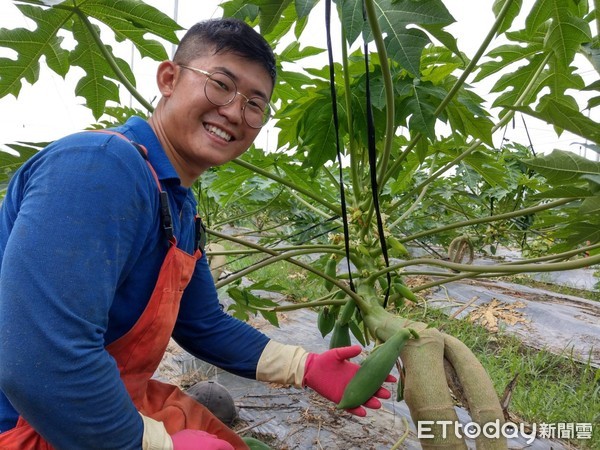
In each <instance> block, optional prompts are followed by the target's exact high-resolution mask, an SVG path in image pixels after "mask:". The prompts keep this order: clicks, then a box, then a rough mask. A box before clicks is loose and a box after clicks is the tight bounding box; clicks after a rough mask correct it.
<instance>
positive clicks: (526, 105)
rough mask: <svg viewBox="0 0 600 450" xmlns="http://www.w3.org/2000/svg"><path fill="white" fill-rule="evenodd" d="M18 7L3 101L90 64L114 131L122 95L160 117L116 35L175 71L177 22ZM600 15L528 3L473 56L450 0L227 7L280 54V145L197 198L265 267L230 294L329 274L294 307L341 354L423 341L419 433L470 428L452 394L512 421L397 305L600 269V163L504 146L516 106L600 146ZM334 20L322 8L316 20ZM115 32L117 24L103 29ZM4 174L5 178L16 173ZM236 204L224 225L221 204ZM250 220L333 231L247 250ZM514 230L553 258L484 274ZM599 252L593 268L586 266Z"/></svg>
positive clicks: (238, 166) (500, 1) (505, 16)
mask: <svg viewBox="0 0 600 450" xmlns="http://www.w3.org/2000/svg"><path fill="white" fill-rule="evenodd" d="M14 3H15V4H16V5H17V6H18V7H19V9H20V11H21V12H22V13H23V14H24V15H25V16H27V17H28V18H30V19H32V20H33V21H34V22H35V23H36V25H37V27H36V29H35V30H32V31H30V30H26V29H20V28H17V29H0V45H1V46H3V47H6V48H9V49H11V50H13V51H15V52H16V53H17V58H16V60H12V59H10V60H8V58H3V60H2V61H0V63H1V64H2V67H5V69H2V71H1V72H0V97H2V96H6V95H9V94H12V95H14V96H18V95H19V92H20V89H21V86H22V83H23V81H27V82H29V83H35V82H36V80H37V79H38V76H39V70H40V60H41V58H42V57H44V59H45V61H46V65H47V67H48V68H49V69H51V70H53V71H55V72H56V73H58V74H59V75H62V76H64V75H65V74H66V73H67V72H68V71H69V70H70V69H71V68H72V67H73V66H78V67H81V68H82V69H83V70H84V75H83V76H82V77H81V80H80V82H79V83H78V84H77V86H76V88H75V92H76V94H77V95H79V96H81V97H83V98H84V100H85V102H86V105H87V106H88V107H89V108H90V109H91V110H92V112H93V114H94V116H95V117H96V118H97V119H98V120H101V118H102V119H103V120H104V124H108V123H118V122H120V121H121V120H122V119H123V118H124V117H125V116H127V115H128V113H132V112H133V111H125V110H123V109H118V108H117V109H115V104H117V105H118V103H119V87H123V88H125V89H127V90H128V91H129V92H131V93H132V94H133V96H134V98H136V99H137V100H138V102H139V110H138V111H136V113H137V114H142V115H144V114H150V113H151V111H152V103H151V102H150V101H148V100H147V99H146V98H144V97H143V96H142V95H141V94H139V92H137V90H136V89H135V85H136V82H135V75H134V73H133V71H132V70H131V67H130V66H129V65H128V64H127V63H126V62H125V61H124V60H123V59H121V58H119V57H117V56H116V54H115V51H114V49H113V48H112V47H111V46H110V45H107V44H106V43H105V42H107V39H104V38H102V37H101V33H107V34H110V33H112V34H113V37H115V38H116V41H117V42H122V41H125V40H127V41H130V42H132V43H133V45H134V46H135V48H136V49H137V50H138V51H139V53H140V55H141V56H143V57H148V58H152V59H155V60H157V61H159V60H162V59H165V58H166V56H167V54H166V51H165V49H164V47H163V45H162V44H161V43H160V42H159V41H156V40H154V39H151V38H149V37H148V36H149V35H152V36H155V37H156V38H160V39H162V40H164V41H167V42H176V41H177V38H176V34H175V32H176V31H178V30H180V28H181V27H180V26H179V25H177V23H175V22H174V21H173V20H172V19H170V18H169V17H167V16H166V15H165V14H163V13H161V12H160V11H159V10H157V9H155V8H153V7H150V6H149V5H146V4H144V3H143V2H141V1H134V0H123V1H120V2H111V1H108V0H85V1H74V0H65V1H62V2H44V1H41V0H15V1H14ZM51 3H52V4H51ZM597 6H598V5H597V2H596V3H594V4H590V3H589V2H588V1H587V0H578V1H577V0H536V1H534V2H533V3H532V4H531V5H530V6H529V7H527V8H525V7H524V6H523V2H522V0H496V1H494V2H493V6H492V8H493V12H494V15H495V18H496V19H495V22H494V23H493V25H492V27H491V29H490V30H489V31H488V33H487V35H486V36H484V37H483V38H482V41H481V45H480V47H479V49H478V51H477V52H476V53H475V55H474V56H473V57H472V58H468V57H467V56H466V55H465V54H464V53H463V52H461V50H460V49H459V48H458V45H457V41H456V39H455V37H453V36H452V35H451V34H450V33H449V32H448V31H446V29H445V28H446V27H448V26H449V25H450V24H451V23H452V22H453V21H454V18H453V17H452V15H451V14H450V12H449V11H448V9H447V8H446V6H445V5H444V2H443V1H442V0H419V1H415V0H364V1H363V0H361V1H359V0H337V1H335V2H333V3H332V2H331V1H329V0H324V1H322V2H319V1H317V0H296V1H294V2H292V1H291V0H281V1H272V0H271V1H266V0H251V1H244V2H242V1H240V0H231V1H224V2H222V3H221V8H222V10H223V14H224V15H226V16H234V17H237V18H240V19H242V20H245V21H247V22H248V23H250V24H252V25H254V26H257V27H258V28H259V29H260V31H261V33H262V34H263V35H264V36H265V38H266V39H267V40H268V41H269V42H270V43H271V44H272V45H273V47H274V48H276V49H277V50H278V51H277V56H278V78H277V84H276V88H275V92H274V96H273V109H274V111H275V115H274V119H273V124H272V125H273V126H274V127H275V128H277V129H278V134H277V148H278V150H277V151H275V152H271V153H265V152H263V151H261V150H260V149H257V148H253V149H251V150H250V151H248V152H247V153H246V154H245V155H244V156H243V157H241V158H240V159H238V160H235V161H234V162H233V163H231V164H228V165H227V166H225V167H222V168H215V169H214V170H211V171H209V172H207V173H206V174H205V176H204V177H203V179H202V180H201V181H200V182H199V184H198V185H197V186H196V189H197V192H198V196H199V204H200V205H201V207H202V208H203V209H204V212H205V213H207V214H208V215H209V217H211V218H212V219H213V220H212V223H210V233H211V234H212V236H213V237H214V238H218V239H223V240H230V241H233V242H235V243H236V244H239V245H242V246H244V247H246V248H247V249H249V250H245V251H244V252H248V251H251V252H257V253H260V254H263V255H264V259H262V260H261V261H260V262H259V263H256V264H254V265H253V266H250V267H248V268H247V269H245V270H242V271H240V272H238V273H236V274H235V275H234V276H230V277H228V278H226V279H224V280H221V281H218V282H217V286H218V287H223V286H225V285H228V284H231V283H234V282H236V281H237V280H238V279H239V278H241V277H243V276H245V275H248V274H250V273H252V272H253V271H255V270H257V269H259V268H261V267H264V266H265V265H268V264H272V263H275V262H278V261H282V260H285V261H287V262H289V263H290V264H294V265H296V266H299V267H301V268H302V269H304V270H306V271H308V272H310V273H313V274H315V275H317V276H319V277H321V278H322V279H323V283H324V285H325V287H326V290H327V294H326V295H324V296H323V297H322V298H319V299H313V300H312V301H310V302H307V303H303V304H300V305H294V306H292V307H291V308H297V307H313V308H318V309H319V311H320V312H319V323H318V324H317V325H318V327H319V328H320V331H321V333H322V334H323V335H329V334H330V342H331V344H330V345H332V346H336V345H346V344H347V343H348V342H349V341H350V333H352V334H354V336H355V337H356V338H357V339H358V340H359V341H360V342H362V343H364V344H365V345H366V344H368V343H370V342H371V341H375V342H378V343H381V342H386V341H388V340H389V339H390V338H392V337H394V336H397V335H398V333H403V335H404V336H408V334H406V330H407V329H409V330H411V331H412V334H411V336H413V337H412V338H410V339H408V341H407V342H406V345H404V347H403V348H402V350H401V351H400V354H399V357H400V360H401V362H402V372H403V374H404V375H403V377H402V380H403V383H402V386H401V387H400V389H401V390H402V393H403V397H404V400H405V401H406V403H407V405H408V407H409V409H410V412H411V416H412V418H413V420H414V421H415V422H417V421H421V420H428V421H434V422H437V423H439V422H440V421H448V420H449V421H456V420H458V419H457V417H456V413H455V410H454V400H453V397H452V394H451V393H453V394H454V396H455V398H458V399H459V400H460V401H461V402H462V403H463V405H464V406H466V407H467V409H468V410H469V412H470V414H471V417H472V419H473V421H474V422H477V423H479V424H484V423H488V422H493V421H496V420H498V421H499V422H500V423H503V421H504V415H503V411H502V408H501V406H500V402H499V400H498V395H497V393H496V391H495V389H494V387H493V385H492V382H491V381H490V378H489V376H488V375H487V373H486V371H485V370H484V368H483V367H482V365H481V364H480V363H479V361H478V360H477V358H476V357H475V356H474V355H473V353H472V352H471V351H470V350H469V349H468V348H467V347H466V346H465V345H464V344H463V343H461V342H460V341H459V340H457V339H456V338H454V337H452V336H449V335H448V334H445V333H444V332H441V331H439V330H436V329H435V328H432V327H429V326H428V325H427V323H425V322H414V321H412V320H409V319H407V318H404V317H402V316H400V315H399V314H398V311H397V310H396V309H395V308H394V305H396V304H399V303H401V302H402V301H403V299H409V300H413V301H416V302H419V301H421V299H420V298H419V294H418V292H419V291H421V290H423V289H426V288H429V287H432V286H435V285H439V284H444V283H448V282H451V281H455V280H459V279H464V278H476V277H480V276H486V277H494V276H501V275H506V274H515V273H527V272H551V271H557V270H569V269H575V268H581V267H586V266H590V265H594V264H598V262H600V251H599V249H600V231H599V230H600V214H598V212H600V163H598V162H595V161H591V160H587V159H585V158H582V157H579V156H577V155H575V154H573V153H569V152H565V151H562V150H555V151H554V152H553V153H551V154H549V155H542V156H536V155H534V154H533V153H532V151H531V149H530V148H527V147H524V146H522V145H502V146H501V147H499V148H498V147H497V146H496V145H495V144H494V141H493V139H492V137H493V135H494V133H495V132H496V131H498V130H501V129H502V128H503V127H505V126H506V125H507V124H508V123H510V121H511V120H512V118H513V117H514V114H515V113H517V112H518V113H521V114H526V115H529V116H532V117H535V118H537V119H541V120H542V121H544V122H546V123H547V124H549V126H553V127H554V128H555V129H556V131H557V133H559V134H560V133H563V132H565V131H568V132H572V133H575V134H577V135H579V136H581V137H582V138H583V139H585V140H587V142H588V143H590V145H591V146H593V144H595V145H598V144H600V132H599V130H600V127H599V126H598V123H596V122H594V121H593V120H592V119H590V118H589V117H588V116H587V114H586V109H592V108H594V107H597V105H598V102H599V99H600V96H598V95H597V91H598V88H599V87H600V83H599V82H598V81H596V82H593V83H588V84H586V83H585V82H584V80H583V79H582V78H581V76H579V75H578V74H577V72H576V69H577V63H576V62H575V61H576V56H577V55H579V56H581V55H583V56H584V57H585V58H587V60H588V61H589V62H590V65H591V67H593V70H595V71H598V70H599V68H600V59H599V56H598V54H599V45H600V43H599V41H598V29H599V28H600V13H599V12H598V8H597ZM318 8H322V11H321V12H320V13H317V14H311V12H318V11H319V10H318ZM323 11H324V12H325V14H323ZM323 16H325V17H323ZM331 17H337V19H338V20H339V21H340V23H341V34H340V35H339V36H331V32H330V31H329V27H328V26H327V25H328V23H329V22H328V21H329V20H330V19H331ZM313 20H322V21H323V22H322V27H324V28H325V29H326V35H327V38H328V39H327V40H328V41H331V40H332V39H335V40H336V41H337V42H340V43H341V55H332V54H331V53H332V46H331V45H329V46H327V48H315V47H303V46H302V45H300V43H299V42H301V38H302V34H303V32H304V31H305V30H306V29H307V25H308V23H309V21H313ZM518 23H524V26H523V28H519V26H518V25H517V24H518ZM99 24H104V25H106V26H107V28H104V29H103V30H104V31H102V32H101V31H100V28H99ZM465 26H468V24H465ZM59 32H60V33H59ZM64 32H67V33H69V34H70V35H72V37H73V38H74V40H75V42H76V46H75V47H74V48H73V49H68V48H67V47H66V46H64V45H62V42H61V40H62V38H61V35H62V34H61V33H64ZM290 36H291V37H292V42H291V43H289V44H288V42H290ZM500 37H501V38H502V40H499V38H500ZM496 42H501V43H500V44H496ZM317 54H323V55H328V56H329V55H330V58H329V63H327V64H324V65H323V66H322V67H317V68H314V67H310V68H309V67H306V68H304V70H301V71H291V70H289V69H288V67H290V66H292V65H295V66H298V65H300V66H301V65H302V62H303V60H304V59H305V58H307V57H310V56H314V55H317ZM334 56H335V57H334ZM8 63H10V64H8ZM288 63H289V64H288ZM467 80H472V81H471V82H469V83H468V82H467ZM488 80H495V83H494V84H493V87H492V93H493V94H494V101H493V104H492V105H491V107H488V106H487V105H486V102H485V101H484V99H483V98H482V97H481V93H478V92H477V91H476V86H477V85H478V84H480V83H483V82H485V81H488ZM576 91H586V92H588V94H589V97H590V100H589V102H588V104H587V105H584V106H579V104H578V103H577V101H576V99H575V98H574V97H573V96H572V94H571V93H572V92H576ZM491 110H493V111H494V114H492V112H491ZM11 145H12V146H13V148H14V149H17V150H19V151H21V152H22V156H21V157H20V158H21V159H20V160H23V159H24V158H26V157H27V155H29V154H31V152H33V151H35V149H36V148H37V147H38V146H36V145H32V144H23V143H18V144H11ZM20 160H19V161H20ZM1 163H2V165H3V167H5V168H7V169H8V168H9V166H10V169H12V168H13V167H14V166H15V157H13V156H11V155H5V156H3V157H2V160H1ZM4 176H5V180H4V181H6V178H7V177H8V176H10V170H6V169H5V174H4ZM223 204H226V205H228V208H227V211H228V212H229V213H228V214H227V215H224V214H223V213H222V211H223V208H219V207H218V206H216V205H223ZM232 211H234V212H235V213H236V214H232V213H231V212H232ZM274 211H275V213H274ZM275 215H276V217H277V220H273V219H272V218H273V217H274V216H275ZM250 217H251V218H252V219H253V220H254V222H255V224H256V225H259V228H260V229H261V230H264V229H265V227H269V226H270V225H272V224H273V223H274V222H278V224H279V225H282V224H283V223H285V225H286V226H289V229H287V230H288V232H289V230H293V229H294V228H298V227H306V226H309V225H311V224H313V225H319V226H320V227H321V231H322V232H321V233H319V235H320V237H319V238H318V239H313V240H310V241H309V242H306V241H305V240H297V241H295V240H294V239H288V240H287V242H288V244H286V245H284V246H282V245H278V246H273V245H270V244H271V243H272V242H268V241H263V242H259V243H252V242H248V241H245V240H243V239H239V238H233V237H231V236H228V235H227V234H226V233H223V232H222V231H220V230H219V227H218V226H217V225H218V224H219V223H227V222H232V221H235V220H241V219H243V218H246V219H247V218H250ZM261 218H262V219H261ZM282 218H284V219H285V220H282ZM258 219H261V220H260V224H259V223H258ZM280 229H281V228H280ZM508 233H514V235H515V236H516V238H515V239H516V240H517V241H518V242H520V243H521V244H522V245H526V244H527V241H528V239H535V238H537V237H540V236H542V237H544V238H545V239H546V240H547V241H548V242H550V243H551V245H549V248H548V250H547V253H546V254H544V255H541V256H537V255H534V256H532V257H530V258H529V259H525V260H522V261H520V262H518V263H497V264H494V265H485V266H478V265H474V264H470V262H471V261H472V252H473V245H480V246H483V245H485V246H486V248H489V249H492V250H491V251H493V248H495V245H496V244H497V242H498V240H499V238H500V237H502V236H504V235H506V234H508ZM290 234H291V233H290ZM499 236H500V237H499ZM415 243H419V244H420V245H423V244H425V245H431V244H436V245H438V246H439V245H441V246H444V247H448V250H449V252H448V254H439V253H438V254H437V255H434V256H433V257H427V258H411V257H410V256H409V255H408V252H407V250H406V247H407V246H408V245H409V244H415ZM490 244H491V247H490ZM584 253H587V254H589V257H586V258H583V257H581V256H582V255H583V254H584ZM309 254H310V255H313V256H314V255H316V256H317V258H316V259H311V262H306V260H305V259H304V258H302V257H303V256H304V255H309ZM431 266H434V267H436V268H437V271H436V277H435V279H434V281H432V282H430V283H428V284H425V285H422V286H419V287H416V288H413V289H412V290H411V289H409V288H408V287H407V286H406V285H405V279H404V277H406V275H407V274H409V273H411V271H412V270H417V269H420V268H421V267H431ZM420 270H423V269H420ZM265 286H266V285H265V283H262V284H261V287H262V288H264V287H265ZM241 292H242V291H241V290H240V288H239V286H237V285H236V286H234V288H232V289H231V293H232V294H233V295H232V297H233V298H234V300H235V299H236V296H237V297H240V298H241V299H242V301H241V302H240V305H242V304H243V305H246V307H249V308H252V310H254V311H261V312H262V313H263V314H266V315H267V317H271V318H273V316H272V315H271V316H269V314H273V313H274V312H276V311H278V310H284V309H290V307H287V306H286V307H280V306H276V305H270V306H265V303H264V302H261V301H260V299H258V298H257V297H254V296H253V295H252V294H251V293H243V295H242V294H241ZM253 301H254V302H255V303H254V304H253ZM240 305H238V306H237V307H238V308H241V306H240ZM248 305H249V306H248ZM315 332H317V331H316V330H315ZM396 339H397V338H395V340H396ZM442 431H443V430H442V427H441V426H434V427H433V430H432V434H433V435H434V437H433V438H432V439H423V440H422V445H423V448H466V444H465V443H464V442H463V441H462V440H461V439H459V438H458V437H456V436H451V435H450V434H448V435H445V434H444V433H443V432H442ZM477 445H478V448H479V447H480V448H505V447H506V442H505V441H504V440H502V439H488V438H486V437H485V436H484V435H481V436H480V437H479V438H478V442H477Z"/></svg>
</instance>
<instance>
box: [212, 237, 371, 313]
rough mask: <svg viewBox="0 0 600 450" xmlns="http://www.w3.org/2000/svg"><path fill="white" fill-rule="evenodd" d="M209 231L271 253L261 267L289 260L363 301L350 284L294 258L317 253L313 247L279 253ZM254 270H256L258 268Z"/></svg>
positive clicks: (340, 251)
mask: <svg viewBox="0 0 600 450" xmlns="http://www.w3.org/2000/svg"><path fill="white" fill-rule="evenodd" d="M207 232H208V233H209V234H212V235H213V236H217V237H219V238H221V239H225V240H228V241H231V242H235V243H237V244H240V245H243V246H245V247H250V248H253V249H256V250H260V251H261V252H263V253H266V254H268V255H271V256H272V258H269V259H268V260H266V261H263V262H264V264H262V265H261V266H260V267H264V266H267V265H269V264H272V263H274V262H277V261H283V260H287V261H288V262H289V263H291V264H294V265H296V266H298V267H301V268H303V269H305V270H308V271H309V272H312V273H314V274H315V275H318V276H320V277H321V278H324V279H326V280H328V281H331V282H332V283H333V284H334V285H335V286H337V287H338V288H339V289H340V290H342V291H344V292H345V293H346V294H347V295H348V296H349V297H351V298H353V299H355V300H357V301H359V302H360V301H361V299H360V297H359V296H358V295H357V294H356V293H354V292H352V290H351V289H350V288H349V287H348V286H346V284H344V283H341V282H340V281H339V280H337V279H336V278H333V277H330V276H329V275H327V274H325V273H323V272H321V271H320V270H317V269H315V268H314V267H312V266H310V265H309V264H305V263H303V262H301V261H297V260H295V259H292V258H293V257H294V256H299V255H306V254H310V253H315V252H314V250H312V249H308V250H306V251H300V250H299V251H292V252H286V253H283V254H279V253H277V252H276V251H275V250H272V249H270V248H267V247H263V246H262V245H259V244H254V243H252V242H247V241H244V240H242V239H237V238H235V237H233V236H228V235H226V234H223V233H219V232H218V231H216V230H207ZM328 253H337V254H340V255H345V252H344V251H343V250H336V251H330V252H328ZM252 267H255V266H252ZM260 267H257V268H260ZM254 270H256V268H255V269H254ZM241 273H242V272H238V273H237V274H235V275H234V276H232V277H229V278H228V279H227V280H226V281H227V283H217V285H216V286H217V288H219V287H222V286H223V285H225V284H228V283H229V282H231V281H233V279H238V278H240V276H238V275H240V274H241ZM242 276H243V275H242Z"/></svg>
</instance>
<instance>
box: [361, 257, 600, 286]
mask: <svg viewBox="0 0 600 450" xmlns="http://www.w3.org/2000/svg"><path fill="white" fill-rule="evenodd" d="M598 263H600V254H598V255H594V256H590V257H588V258H580V259H576V260H574V261H567V262H558V263H547V264H514V265H510V266H509V265H502V264H497V265H493V266H489V265H485V266H476V265H471V264H457V263H453V262H450V261H443V260H440V259H432V258H419V259H412V260H410V261H403V262H401V263H398V264H394V265H392V266H390V267H387V268H384V269H382V270H380V271H379V272H377V273H374V274H372V275H371V276H370V277H369V278H368V279H367V283H368V282H369V281H370V280H375V279H377V278H378V277H380V276H382V275H385V274H386V273H387V272H393V271H396V270H398V269H401V268H403V267H408V266H417V265H431V266H439V267H445V268H447V269H451V270H457V271H460V272H465V273H469V274H473V275H474V274H482V273H490V274H507V273H509V274H513V273H532V272H556V271H564V270H573V269H581V268H583V267H588V266H592V265H594V264H598ZM462 275H463V274H460V275H457V276H462ZM447 281H449V280H447Z"/></svg>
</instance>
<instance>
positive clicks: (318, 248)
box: [209, 230, 342, 256]
mask: <svg viewBox="0 0 600 450" xmlns="http://www.w3.org/2000/svg"><path fill="white" fill-rule="evenodd" d="M209 232H210V234H212V230H211V231H209ZM300 249H303V250H304V249H306V250H312V251H314V252H315V253H327V252H329V253H331V252H336V253H337V252H340V251H342V248H341V247H340V246H337V245H302V246H299V245H295V246H289V247H277V249H275V250H276V252H274V254H278V255H279V254H281V252H288V251H295V250H300ZM257 253H263V251H262V250H257V249H250V250H222V251H217V252H210V254H211V255H227V256H236V255H255V254H257Z"/></svg>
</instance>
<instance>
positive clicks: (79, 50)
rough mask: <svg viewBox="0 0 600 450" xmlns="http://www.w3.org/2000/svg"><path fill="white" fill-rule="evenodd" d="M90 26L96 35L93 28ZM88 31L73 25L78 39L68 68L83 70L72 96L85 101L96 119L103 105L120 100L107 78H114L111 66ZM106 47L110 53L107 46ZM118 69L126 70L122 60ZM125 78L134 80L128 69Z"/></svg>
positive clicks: (115, 87) (77, 24)
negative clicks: (73, 67)
mask: <svg viewBox="0 0 600 450" xmlns="http://www.w3.org/2000/svg"><path fill="white" fill-rule="evenodd" d="M91 26H92V27H94V28H96V32H98V28H97V27H96V26H95V25H91ZM89 31H90V30H89V28H87V27H86V26H85V25H84V24H82V23H81V22H75V23H74V24H73V36H75V39H76V40H77V46H76V47H75V49H74V50H73V51H72V52H71V65H73V66H79V67H81V68H82V69H83V70H84V71H85V74H84V76H83V77H82V78H81V79H80V80H79V82H78V83H77V86H76V87H75V94H77V95H79V96H81V97H83V98H85V100H86V105H87V106H88V108H90V109H91V110H92V113H93V114H94V117H95V118H96V119H98V118H99V117H100V116H101V115H102V113H103V112H104V107H105V106H106V102H108V101H114V102H118V101H119V86H118V85H117V84H116V83H115V82H114V81H112V80H111V79H110V78H113V77H114V72H113V70H112V67H111V66H110V64H109V63H108V61H107V60H106V58H105V57H104V55H103V54H102V52H101V50H100V47H98V45H97V43H96V41H95V39H94V38H93V36H92V35H91V34H90V32H89ZM106 48H107V50H109V51H110V47H108V46H106ZM121 67H122V68H123V69H126V68H129V66H128V65H127V64H126V63H125V62H124V61H121ZM128 75H129V79H130V80H133V74H132V73H131V69H129V74H128ZM109 77H110V78H109Z"/></svg>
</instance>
